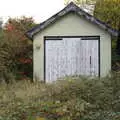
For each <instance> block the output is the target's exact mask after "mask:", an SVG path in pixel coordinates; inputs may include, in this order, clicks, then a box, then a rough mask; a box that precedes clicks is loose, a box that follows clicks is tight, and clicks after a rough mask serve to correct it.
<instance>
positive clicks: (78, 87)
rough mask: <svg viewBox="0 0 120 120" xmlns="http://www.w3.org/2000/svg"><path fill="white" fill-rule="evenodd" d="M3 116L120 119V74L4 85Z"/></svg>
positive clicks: (0, 90) (17, 119)
mask: <svg viewBox="0 0 120 120" xmlns="http://www.w3.org/2000/svg"><path fill="white" fill-rule="evenodd" d="M0 116H1V119H0V120H37V118H39V119H38V120H42V119H43V120H120V75H112V76H111V77H106V78H103V79H97V78H96V79H92V78H91V79H90V78H89V79H88V78H85V77H79V78H74V79H73V78H66V80H61V81H58V82H56V83H52V84H41V83H30V82H28V81H21V82H17V83H14V84H10V85H5V84H2V85H1V86H0Z"/></svg>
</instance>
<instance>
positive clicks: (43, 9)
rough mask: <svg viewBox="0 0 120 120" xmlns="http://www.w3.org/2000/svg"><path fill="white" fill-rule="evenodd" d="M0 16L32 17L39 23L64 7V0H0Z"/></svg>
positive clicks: (4, 17) (6, 17)
mask: <svg viewBox="0 0 120 120" xmlns="http://www.w3.org/2000/svg"><path fill="white" fill-rule="evenodd" d="M0 4H1V5H0V18H2V19H3V20H4V22H5V21H6V20H7V19H8V18H9V17H12V18H14V17H20V16H27V17H30V16H31V17H33V18H34V20H35V22H37V23H40V22H43V21H44V20H46V19H47V18H49V17H51V16H52V15H53V14H55V13H57V12H58V11H60V10H61V9H63V8H64V0H1V1H0Z"/></svg>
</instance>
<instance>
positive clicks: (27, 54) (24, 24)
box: [0, 17, 35, 77]
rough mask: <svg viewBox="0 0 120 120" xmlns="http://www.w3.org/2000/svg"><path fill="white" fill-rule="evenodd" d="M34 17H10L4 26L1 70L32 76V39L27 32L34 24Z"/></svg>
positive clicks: (0, 59)
mask: <svg viewBox="0 0 120 120" xmlns="http://www.w3.org/2000/svg"><path fill="white" fill-rule="evenodd" d="M34 25H35V23H34V20H33V18H27V17H21V18H14V19H13V18H10V19H9V20H8V21H7V23H6V24H5V26H4V30H3V38H2V39H1V41H2V42H1V44H0V66H3V68H2V67H0V71H6V70H7V71H9V72H12V73H14V74H15V75H16V76H21V77H22V75H20V74H21V73H23V72H24V73H26V76H27V77H30V76H32V53H33V50H32V41H30V40H29V39H28V38H27V37H26V36H25V32H26V31H27V30H29V29H30V28H31V27H32V26H34Z"/></svg>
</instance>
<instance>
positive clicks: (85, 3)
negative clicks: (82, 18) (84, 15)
mask: <svg viewBox="0 0 120 120" xmlns="http://www.w3.org/2000/svg"><path fill="white" fill-rule="evenodd" d="M71 1H73V2H74V3H75V4H77V5H78V6H80V7H81V8H82V9H84V10H85V11H87V12H88V13H90V14H93V11H94V6H95V3H96V0H65V1H64V2H65V4H69V3H70V2H71Z"/></svg>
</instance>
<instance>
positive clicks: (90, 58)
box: [90, 56, 92, 65]
mask: <svg viewBox="0 0 120 120" xmlns="http://www.w3.org/2000/svg"><path fill="white" fill-rule="evenodd" d="M91 62H92V61H91V56H90V65H91Z"/></svg>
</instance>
